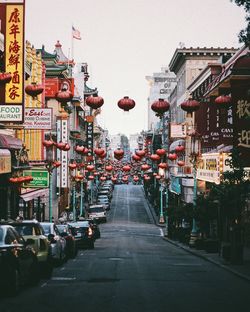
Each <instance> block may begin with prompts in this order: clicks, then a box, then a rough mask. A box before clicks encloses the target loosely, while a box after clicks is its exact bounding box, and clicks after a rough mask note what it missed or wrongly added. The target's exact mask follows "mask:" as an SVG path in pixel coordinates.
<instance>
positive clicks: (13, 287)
mask: <svg viewBox="0 0 250 312" xmlns="http://www.w3.org/2000/svg"><path fill="white" fill-rule="evenodd" d="M20 289H21V279H20V272H19V270H18V268H15V269H13V270H11V274H10V278H9V280H8V284H7V285H6V289H5V292H6V294H7V296H10V297H13V296H16V295H17V294H18V293H19V292H20Z"/></svg>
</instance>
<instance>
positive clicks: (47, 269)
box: [43, 259, 53, 278]
mask: <svg viewBox="0 0 250 312" xmlns="http://www.w3.org/2000/svg"><path fill="white" fill-rule="evenodd" d="M52 272H53V263H52V259H47V261H46V262H45V263H44V266H43V277H44V278H51V275H52Z"/></svg>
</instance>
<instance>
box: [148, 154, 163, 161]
mask: <svg viewBox="0 0 250 312" xmlns="http://www.w3.org/2000/svg"><path fill="white" fill-rule="evenodd" d="M150 159H151V160H153V161H159V160H160V159H161V157H160V156H159V155H157V154H152V155H150Z"/></svg>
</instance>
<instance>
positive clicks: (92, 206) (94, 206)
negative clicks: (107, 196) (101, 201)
mask: <svg viewBox="0 0 250 312" xmlns="http://www.w3.org/2000/svg"><path fill="white" fill-rule="evenodd" d="M96 207H97V208H98V207H103V205H91V206H89V208H96Z"/></svg>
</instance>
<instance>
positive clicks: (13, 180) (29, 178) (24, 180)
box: [9, 176, 33, 184]
mask: <svg viewBox="0 0 250 312" xmlns="http://www.w3.org/2000/svg"><path fill="white" fill-rule="evenodd" d="M31 181H33V177H32V176H20V177H12V178H9V182H10V183H12V184H22V183H29V182H31Z"/></svg>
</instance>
